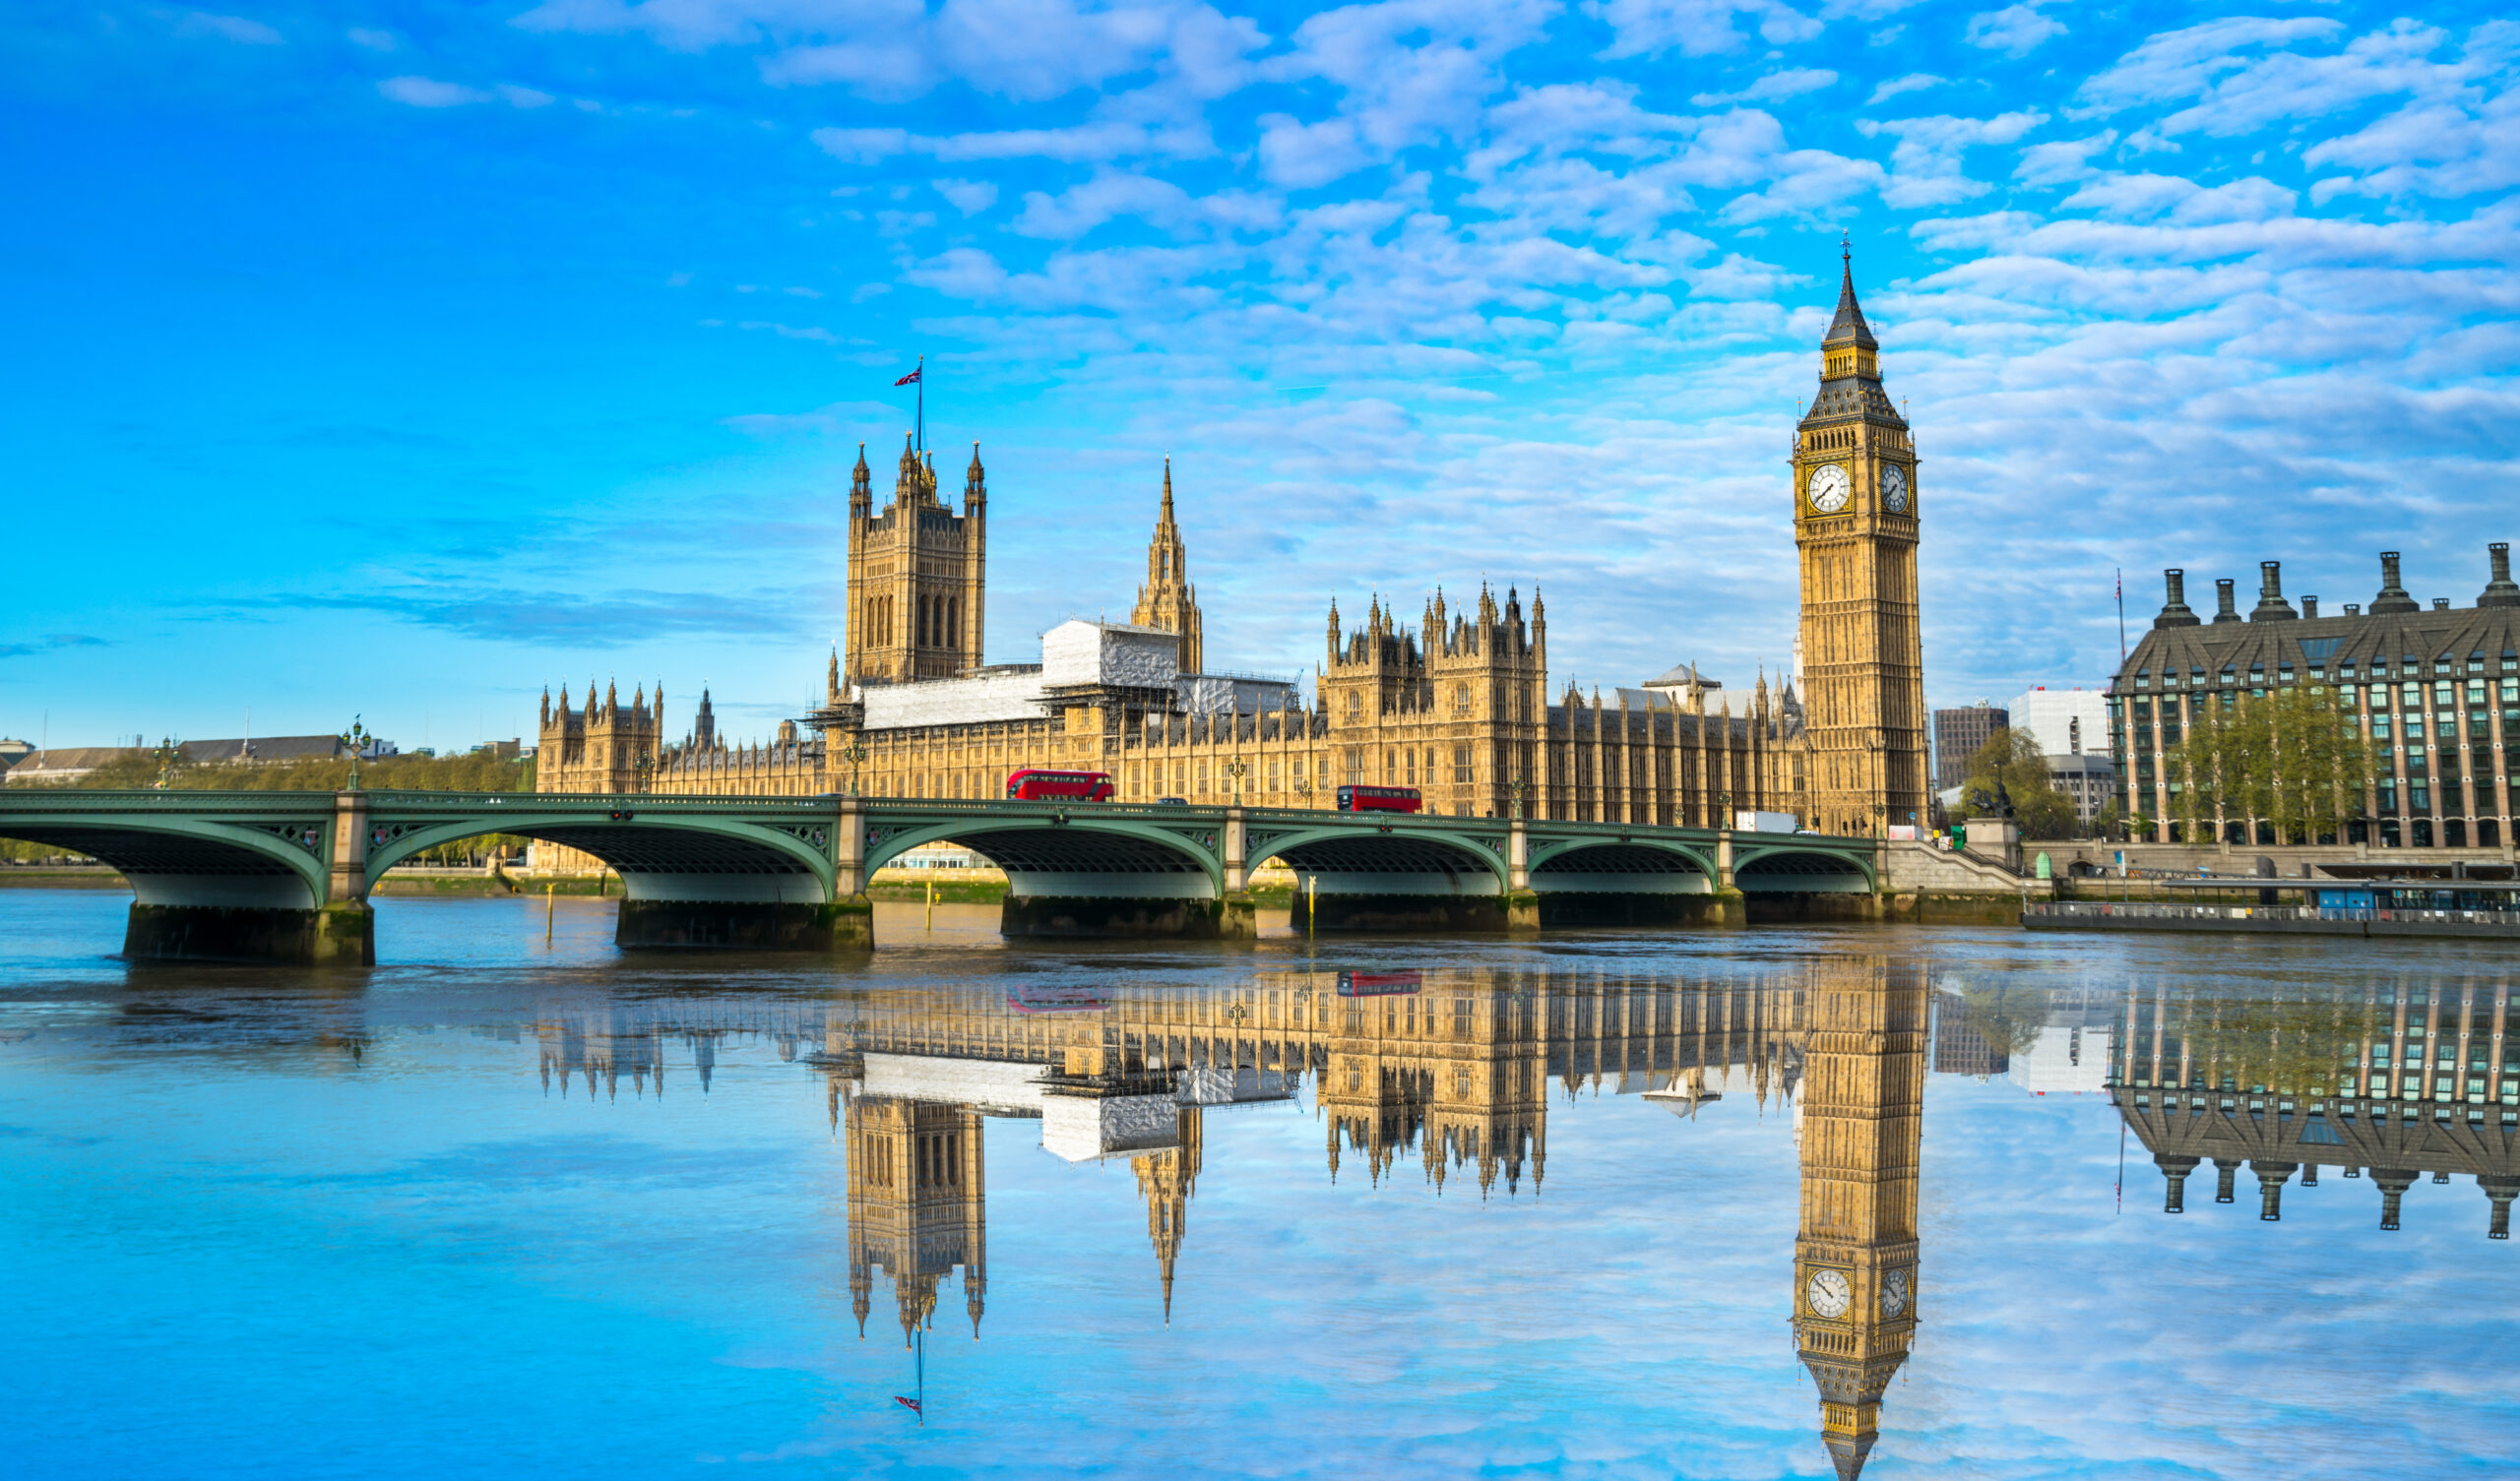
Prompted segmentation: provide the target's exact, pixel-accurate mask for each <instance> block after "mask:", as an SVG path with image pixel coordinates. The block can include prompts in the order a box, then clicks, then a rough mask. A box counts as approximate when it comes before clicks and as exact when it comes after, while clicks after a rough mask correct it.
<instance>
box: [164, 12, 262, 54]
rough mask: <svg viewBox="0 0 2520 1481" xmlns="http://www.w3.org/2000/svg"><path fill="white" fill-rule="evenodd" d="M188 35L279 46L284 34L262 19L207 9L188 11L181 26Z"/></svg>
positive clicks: (250, 44)
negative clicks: (220, 14) (213, 11)
mask: <svg viewBox="0 0 2520 1481" xmlns="http://www.w3.org/2000/svg"><path fill="white" fill-rule="evenodd" d="M180 29H181V30H182V31H183V32H184V33H185V34H187V35H208V36H221V37H224V38H225V39H227V40H230V41H235V42H237V43H239V44H241V45H245V46H278V45H280V44H281V41H282V36H281V33H280V32H279V31H274V30H272V29H271V28H270V27H268V26H266V25H264V24H263V23H262V22H260V21H249V20H247V19H246V18H244V17H243V16H215V15H212V14H210V13H209V12H207V11H198V10H196V11H187V12H185V13H184V18H183V23H182V25H181V27H180Z"/></svg>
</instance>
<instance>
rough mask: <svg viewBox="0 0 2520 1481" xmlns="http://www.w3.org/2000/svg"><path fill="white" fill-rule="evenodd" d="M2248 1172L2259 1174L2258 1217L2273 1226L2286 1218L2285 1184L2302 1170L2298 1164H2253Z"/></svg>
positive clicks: (2258, 1162) (2260, 1162)
mask: <svg viewBox="0 0 2520 1481" xmlns="http://www.w3.org/2000/svg"><path fill="white" fill-rule="evenodd" d="M2248 1170H2249V1171H2251V1172H2253V1173H2255V1174H2257V1216H2258V1217H2259V1218H2261V1219H2263V1220H2265V1221H2266V1222H2267V1223H2270V1224H2273V1223H2278V1222H2281V1221H2282V1220H2283V1217H2284V1184H2285V1182H2286V1181H2287V1180H2288V1179H2290V1178H2291V1177H2292V1176H2293V1174H2295V1173H2297V1172H2299V1171H2300V1170H2301V1164H2299V1163H2298V1162H2264V1161H2257V1162H2251V1163H2249V1165H2248Z"/></svg>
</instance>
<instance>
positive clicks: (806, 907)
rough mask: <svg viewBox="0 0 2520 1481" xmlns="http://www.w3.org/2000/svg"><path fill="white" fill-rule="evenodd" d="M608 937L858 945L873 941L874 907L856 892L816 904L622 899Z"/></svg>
mask: <svg viewBox="0 0 2520 1481" xmlns="http://www.w3.org/2000/svg"><path fill="white" fill-rule="evenodd" d="M612 941H613V945H615V946H618V947H621V948H624V949H625V950H641V949H663V950H672V949H677V948H707V949H715V950H728V949H731V950H736V951H752V952H845V951H852V950H854V951H863V950H866V949H868V948H871V947H873V946H874V944H875V907H874V904H873V903H872V902H871V901H869V900H868V899H867V898H866V896H864V895H858V896H856V897H855V898H853V899H838V900H830V901H827V902H825V903H822V904H808V903H802V902H797V901H788V900H677V899H625V900H623V901H622V902H621V913H620V915H619V916H618V918H617V919H616V920H615V922H614V924H613V929H612Z"/></svg>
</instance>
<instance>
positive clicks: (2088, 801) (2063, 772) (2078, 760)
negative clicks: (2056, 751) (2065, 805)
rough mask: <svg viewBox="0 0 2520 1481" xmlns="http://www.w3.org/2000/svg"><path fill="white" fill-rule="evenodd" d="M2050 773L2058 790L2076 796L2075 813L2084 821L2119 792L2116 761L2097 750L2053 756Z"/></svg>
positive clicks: (2049, 762) (2050, 760)
mask: <svg viewBox="0 0 2520 1481" xmlns="http://www.w3.org/2000/svg"><path fill="white" fill-rule="evenodd" d="M2047 775H2048V776H2049V777H2050V778H2051V779H2053V780H2054V781H2055V783H2056V790H2058V791H2060V792H2062V793H2064V794H2065V795H2066V796H2067V797H2070V798H2072V799H2073V802H2074V817H2075V818H2076V819H2078V820H2080V821H2081V822H2083V823H2085V824H2089V823H2090V822H2091V821H2092V820H2093V819H2095V818H2097V817H2099V816H2100V810H2101V809H2102V808H2104V807H2107V806H2108V805H2109V804H2110V800H2111V799H2112V798H2114V797H2115V796H2116V795H2117V764H2116V763H2115V762H2113V761H2111V760H2110V759H2109V758H2108V757H2106V756H2103V755H2101V754H2100V753H2099V752H2097V751H2082V752H2076V753H2073V754H2071V755H2066V756H2050V757H2048V758H2047Z"/></svg>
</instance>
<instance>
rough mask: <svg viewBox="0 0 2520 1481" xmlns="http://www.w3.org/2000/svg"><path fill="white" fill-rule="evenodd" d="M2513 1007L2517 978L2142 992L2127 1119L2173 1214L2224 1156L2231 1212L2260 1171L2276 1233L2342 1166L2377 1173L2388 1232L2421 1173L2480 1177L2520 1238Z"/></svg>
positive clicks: (2129, 999) (2123, 1069)
mask: <svg viewBox="0 0 2520 1481" xmlns="http://www.w3.org/2000/svg"><path fill="white" fill-rule="evenodd" d="M2510 999H2511V990H2510V988H2509V987H2508V986H2507V985H2504V984H2501V983H2485V982H2480V981H2478V980H2476V979H2474V978H2465V979H2454V978H2445V977H2439V976H2428V977H2423V978H2410V977H2403V976H2401V977H2398V978H2395V979H2394V980H2380V979H2378V978H2374V979H2373V980H2371V981H2369V982H2367V983H2364V984H2360V985H2356V986H2353V987H2336V986H2316V987H2305V988H2301V989H2297V990H2295V991H2292V992H2289V993H2283V994H2270V995H2267V996H2264V997H2249V998H2234V997H2228V996H2222V995H2204V994H2200V993H2198V992H2196V991H2195V990H2194V989H2193V988H2190V987H2187V986H2184V985H2180V986H2173V985H2172V984H2170V983H2167V982H2165V983H2161V984H2158V985H2156V986H2154V987H2152V988H2151V989H2150V990H2146V989H2144V988H2141V987H2130V988H2129V989H2127V990H2126V992H2125V994H2124V999H2123V1001H2124V1017H2125V1034H2124V1036H2123V1043H2124V1046H2125V1048H2124V1053H2123V1057H2122V1059H2121V1060H2120V1061H2119V1062H2118V1063H2117V1064H2116V1066H2115V1070H2114V1076H2113V1084H2114V1087H2115V1088H2116V1090H2117V1100H2118V1108H2119V1112H2120V1114H2122V1115H2123V1116H2124V1117H2125V1120H2126V1125H2127V1127H2128V1129H2129V1130H2130V1131H2132V1132H2133V1134H2134V1135H2135V1137H2136V1138H2137V1140H2139V1141H2140V1142H2142V1143H2143V1145H2144V1149H2145V1150H2146V1151H2148V1152H2150V1153H2152V1157H2153V1165H2154V1166H2156V1167H2159V1168H2160V1169H2161V1170H2162V1174H2163V1176H2164V1177H2165V1178H2166V1179H2167V1180H2168V1189H2167V1192H2166V1195H2165V1198H2164V1202H2163V1210H2164V1211H2165V1212H2168V1213H2180V1212H2183V1211H2184V1210H2185V1206H2186V1185H2187V1178H2188V1176H2189V1174H2191V1173H2193V1172H2194V1171H2196V1169H2197V1168H2199V1167H2200V1166H2203V1165H2204V1164H2206V1163H2208V1162H2210V1163H2212V1164H2213V1166H2214V1171H2215V1187H2214V1202H2215V1203H2232V1202H2234V1200H2235V1199H2236V1196H2237V1195H2236V1187H2235V1185H2236V1182H2237V1178H2238V1173H2239V1170H2240V1168H2242V1167H2243V1166H2245V1167H2246V1168H2247V1169H2248V1170H2249V1171H2250V1172H2251V1173H2252V1174H2254V1175H2255V1177H2256V1179H2257V1195H2258V1217H2259V1218H2261V1219H2264V1220H2266V1221H2268V1222H2270V1223H2272V1222H2274V1221H2276V1220H2279V1219H2281V1218H2282V1217H2283V1208H2284V1204H2283V1200H2284V1189H2285V1187H2286V1185H2287V1184H2288V1183H2289V1182H2290V1181H2291V1180H2292V1179H2293V1177H2294V1176H2295V1175H2296V1174H2299V1177H2300V1179H2301V1186H2302V1187H2304V1188H2315V1187H2317V1186H2318V1181H2319V1172H2320V1169H2321V1168H2323V1167H2333V1168H2338V1169H2341V1170H2342V1171H2343V1172H2344V1175H2345V1176H2346V1177H2348V1178H2361V1177H2362V1176H2363V1175H2364V1173H2365V1172H2366V1171H2367V1172H2368V1174H2369V1177H2370V1181H2371V1182H2372V1183H2373V1184H2374V1185H2375V1186H2376V1187H2377V1188H2378V1189H2379V1191H2380V1227H2381V1228H2383V1229H2395V1228H2397V1227H2398V1224H2399V1213H2400V1204H2401V1201H2402V1200H2403V1199H2404V1197H2405V1195H2406V1191H2407V1190H2408V1189H2409V1188H2411V1187H2413V1186H2414V1184H2415V1182H2416V1180H2417V1179H2418V1178H2420V1177H2422V1176H2424V1175H2425V1173H2427V1172H2428V1173H2430V1174H2431V1176H2432V1181H2433V1182H2435V1183H2447V1182H2449V1181H2450V1179H2451V1177H2452V1176H2453V1175H2454V1174H2464V1175H2466V1176H2469V1177H2473V1178H2474V1179H2476V1182H2477V1185H2478V1187H2479V1188H2480V1189H2481V1190H2482V1191H2483V1192H2484V1194H2485V1196H2486V1198H2487V1200H2488V1207H2489V1212H2488V1220H2487V1231H2486V1232H2487V1237H2488V1238H2489V1239H2508V1238H2510V1237H2511V1201H2512V1199H2513V1197H2514V1196H2515V1195H2520V1147H2515V1138H2514V1131H2515V1128H2520V1060H2514V1059H2513V1058H2511V1056H2513V1055H2515V1054H2520V1046H2515V1045H2512V1044H2511V1043H2510V1042H2509V1041H2508V1040H2507V1039H2506V1038H2505V1037H2504V1026H2505V1022H2506V1019H2507V1018H2508V1015H2509V1011H2510Z"/></svg>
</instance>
